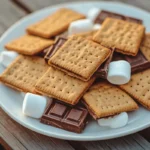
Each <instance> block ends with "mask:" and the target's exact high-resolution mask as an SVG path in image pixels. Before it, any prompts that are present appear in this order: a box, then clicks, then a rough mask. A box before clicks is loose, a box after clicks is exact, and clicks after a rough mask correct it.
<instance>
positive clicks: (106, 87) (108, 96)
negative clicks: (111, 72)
mask: <svg viewBox="0 0 150 150" xmlns="http://www.w3.org/2000/svg"><path fill="white" fill-rule="evenodd" d="M83 99H84V100H83V102H84V104H85V105H86V107H87V109H88V110H89V113H90V114H91V115H92V117H93V118H94V119H98V118H102V117H108V116H111V115H115V114H118V113H121V112H128V111H133V110H136V109H137V108H138V105H137V104H136V103H135V102H134V100H133V99H132V98H131V97H130V96H129V95H128V94H126V93H125V92H124V91H122V90H121V89H119V88H118V87H117V86H114V85H111V84H109V83H106V82H101V83H98V84H96V85H94V86H92V87H91V88H90V89H89V91H88V92H86V93H85V94H84V96H83Z"/></svg>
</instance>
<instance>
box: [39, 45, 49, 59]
mask: <svg viewBox="0 0 150 150" xmlns="http://www.w3.org/2000/svg"><path fill="white" fill-rule="evenodd" d="M50 47H51V46H49V47H48V48H45V49H44V50H43V51H41V52H40V53H38V54H37V56H40V57H45V55H46V54H47V52H48V51H49V48H50Z"/></svg>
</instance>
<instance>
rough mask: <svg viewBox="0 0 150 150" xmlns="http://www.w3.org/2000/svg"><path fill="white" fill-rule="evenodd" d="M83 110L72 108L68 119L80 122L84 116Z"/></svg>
mask: <svg viewBox="0 0 150 150" xmlns="http://www.w3.org/2000/svg"><path fill="white" fill-rule="evenodd" d="M82 113H83V111H81V110H79V109H74V108H73V109H71V111H70V112H69V114H68V116H67V118H66V119H68V120H72V121H76V122H79V121H80V118H81V117H82Z"/></svg>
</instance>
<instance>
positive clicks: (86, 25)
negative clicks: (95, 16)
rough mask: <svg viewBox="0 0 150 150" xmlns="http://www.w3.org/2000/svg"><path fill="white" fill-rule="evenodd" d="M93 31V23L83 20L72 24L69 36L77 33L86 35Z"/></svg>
mask: <svg viewBox="0 0 150 150" xmlns="http://www.w3.org/2000/svg"><path fill="white" fill-rule="evenodd" d="M92 30H93V23H92V21H91V20H89V19H81V20H77V21H74V22H72V23H71V24H70V26H69V29H68V34H69V35H73V34H77V33H84V32H89V31H92Z"/></svg>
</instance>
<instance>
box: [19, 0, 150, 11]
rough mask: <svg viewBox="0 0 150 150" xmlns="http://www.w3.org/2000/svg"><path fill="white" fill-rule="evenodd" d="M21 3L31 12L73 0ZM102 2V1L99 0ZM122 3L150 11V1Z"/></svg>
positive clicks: (26, 1)
mask: <svg viewBox="0 0 150 150" xmlns="http://www.w3.org/2000/svg"><path fill="white" fill-rule="evenodd" d="M19 1H20V2H22V3H23V4H24V5H26V6H27V7H28V8H29V9H30V10H33V11H35V10H38V9H41V8H44V7H47V6H51V5H55V4H60V3H64V2H71V1H73V0H42V2H41V0H19ZM77 1H81V0H76V2H77ZM82 1H86V0H82ZM99 1H100V0H99ZM106 1H110V0H106ZM112 1H116V0H112ZM118 1H120V2H123V3H127V4H130V5H134V6H137V7H140V8H143V9H145V10H148V11H150V7H149V6H150V0H134V1H133V0H118Z"/></svg>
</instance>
